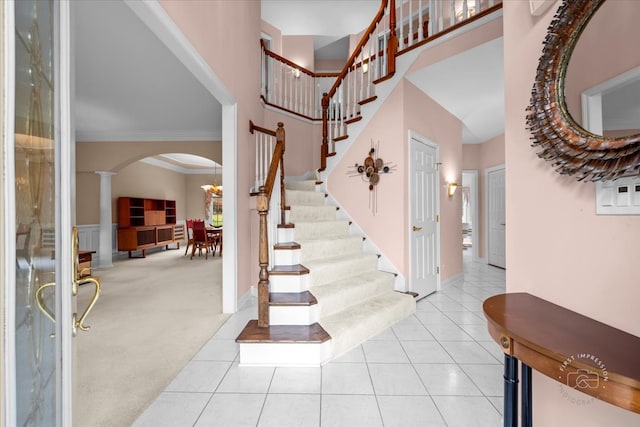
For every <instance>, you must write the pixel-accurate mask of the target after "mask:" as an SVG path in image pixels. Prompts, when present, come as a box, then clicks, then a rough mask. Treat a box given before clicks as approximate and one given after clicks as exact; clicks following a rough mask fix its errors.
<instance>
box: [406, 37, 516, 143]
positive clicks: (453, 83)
mask: <svg viewBox="0 0 640 427" xmlns="http://www.w3.org/2000/svg"><path fill="white" fill-rule="evenodd" d="M502 46H503V39H502V37H500V38H498V39H495V40H492V41H490V42H487V43H484V44H482V45H480V46H477V47H475V48H473V49H470V50H467V51H465V52H463V53H460V54H458V55H454V56H451V57H449V58H447V59H445V60H443V61H440V62H437V63H435V64H433V65H431V66H429V67H426V68H423V69H421V70H419V71H416V72H413V73H411V74H408V75H407V79H408V80H409V81H410V82H411V83H413V84H414V85H416V86H417V87H418V88H420V90H422V91H423V92H424V93H426V94H427V95H429V96H430V97H431V98H433V99H434V100H435V101H436V102H437V103H439V104H440V105H442V106H443V107H444V108H445V109H446V110H448V111H449V112H450V113H451V114H453V115H454V116H456V117H457V118H458V119H460V120H461V121H462V123H463V129H462V142H463V144H476V143H482V142H485V141H487V140H488V139H491V138H493V137H495V136H498V135H500V134H502V133H504V71H503V63H504V60H503V47H502Z"/></svg>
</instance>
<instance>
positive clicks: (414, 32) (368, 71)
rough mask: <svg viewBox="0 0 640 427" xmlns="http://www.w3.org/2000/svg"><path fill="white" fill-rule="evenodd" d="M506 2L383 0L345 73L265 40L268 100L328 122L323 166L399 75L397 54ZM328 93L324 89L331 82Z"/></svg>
mask: <svg viewBox="0 0 640 427" xmlns="http://www.w3.org/2000/svg"><path fill="white" fill-rule="evenodd" d="M501 7H502V0H381V2H380V8H379V9H378V12H377V14H376V15H375V17H374V18H373V20H372V22H371V24H370V25H369V26H368V27H367V29H366V30H365V31H364V32H363V35H362V38H361V39H360V41H359V42H358V44H357V45H356V47H355V49H354V50H353V51H352V53H351V55H350V56H349V59H348V60H347V62H346V63H345V65H344V66H343V68H342V70H341V71H340V73H315V72H313V71H311V70H308V69H306V68H304V67H301V66H299V65H297V64H295V63H294V62H292V61H290V60H288V59H286V58H284V57H282V56H280V55H278V54H277V53H275V52H272V51H270V50H269V49H267V47H266V45H265V42H264V41H263V40H261V42H260V43H261V49H262V85H261V93H260V97H261V99H262V101H263V102H264V104H265V105H267V106H270V107H273V108H277V109H280V110H283V111H286V112H288V113H290V114H293V115H296V116H298V117H301V118H304V119H307V120H311V121H320V120H321V121H322V144H321V151H320V168H319V169H318V171H320V172H322V171H324V170H325V169H326V167H327V157H329V156H331V155H333V154H334V153H335V143H336V142H338V141H341V140H344V139H347V138H348V137H349V135H348V134H347V126H348V125H349V124H351V123H354V122H356V121H358V120H360V119H362V117H361V115H360V107H361V106H362V105H364V104H366V103H368V102H371V101H373V100H375V99H376V96H375V94H374V86H375V84H377V83H381V82H382V81H385V80H387V79H389V78H391V77H393V75H394V74H395V71H396V58H397V57H398V56H400V55H402V54H405V53H407V52H410V51H412V50H414V49H416V48H417V47H419V46H423V45H425V44H427V43H429V42H431V41H433V40H435V39H438V38H440V37H442V36H444V35H445V34H448V33H451V32H452V31H455V30H457V29H459V28H461V27H463V26H465V25H467V24H470V23H472V22H474V21H476V20H478V19H480V18H482V17H484V16H486V15H489V14H491V13H493V12H495V11H497V10H499V9H500V8H501ZM330 82H333V83H332V85H331V87H330V89H329V90H328V91H327V92H324V93H322V90H323V89H322V88H326V87H328V85H329V83H330Z"/></svg>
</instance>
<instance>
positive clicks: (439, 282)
mask: <svg viewBox="0 0 640 427" xmlns="http://www.w3.org/2000/svg"><path fill="white" fill-rule="evenodd" d="M412 140H416V142H418V143H420V144H423V145H426V146H427V147H430V148H433V149H434V150H435V152H436V172H437V173H436V182H435V183H434V187H435V188H434V191H435V201H436V206H435V210H436V214H437V215H438V216H439V215H440V168H439V163H438V162H439V161H440V145H438V143H436V142H433V141H432V140H430V139H429V138H427V137H425V136H423V135H421V134H419V133H418V132H416V131H414V130H411V129H409V138H408V144H407V146H408V150H407V164H408V167H407V190H408V191H407V194H408V195H409V197H407V207H406V210H407V231H406V233H407V234H406V239H407V245H408V246H409V250H408V251H407V252H408V254H409V256H408V257H407V258H408V260H409V270H408V276H409V277H408V280H407V282H408V286H407V289H412V288H411V287H412V285H413V283H412V279H413V277H412V271H413V264H412V262H413V251H412V249H413V248H412V244H411V241H412V239H411V231H410V230H409V229H410V225H411V219H412V218H411V197H410V195H411V190H412V188H411V176H412V173H413V168H412V163H411V141H412ZM440 252H441V247H440V221H436V266H438V268H439V267H440ZM441 278H442V275H441V274H440V273H438V274H436V292H439V291H440V290H442V280H441Z"/></svg>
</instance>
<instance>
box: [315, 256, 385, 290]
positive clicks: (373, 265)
mask: <svg viewBox="0 0 640 427" xmlns="http://www.w3.org/2000/svg"><path fill="white" fill-rule="evenodd" d="M305 266H306V267H307V268H308V269H309V277H310V281H309V286H310V287H313V286H322V285H325V284H328V283H331V282H334V281H336V280H340V279H344V278H348V277H353V276H357V275H359V274H362V273H366V272H369V271H375V270H376V269H377V266H378V256H377V255H375V254H367V253H359V254H354V255H351V256H349V257H335V258H324V259H318V260H313V261H308V262H307V263H306V265H305Z"/></svg>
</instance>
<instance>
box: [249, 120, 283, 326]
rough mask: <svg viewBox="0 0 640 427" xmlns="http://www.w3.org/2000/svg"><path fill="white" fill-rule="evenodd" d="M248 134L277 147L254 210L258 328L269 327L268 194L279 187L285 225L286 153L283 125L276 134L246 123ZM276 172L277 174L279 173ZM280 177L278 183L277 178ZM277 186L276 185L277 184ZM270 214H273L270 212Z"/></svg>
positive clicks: (269, 198)
mask: <svg viewBox="0 0 640 427" xmlns="http://www.w3.org/2000/svg"><path fill="white" fill-rule="evenodd" d="M249 129H250V132H251V133H254V132H261V133H264V134H267V135H271V136H273V137H275V138H276V145H275V148H274V150H273V156H272V157H271V164H270V165H269V169H268V172H267V175H266V178H265V180H264V183H263V184H262V185H260V187H259V189H258V197H257V199H256V209H257V211H258V214H259V215H260V231H259V245H258V262H259V265H260V273H259V281H258V326H259V327H261V328H266V327H269V225H268V218H267V216H268V215H269V212H270V205H271V195H272V193H273V191H274V188H276V189H277V187H278V186H279V189H278V190H279V196H280V197H279V200H280V203H279V205H280V206H279V209H280V215H279V216H280V224H285V221H286V218H285V206H286V202H285V188H284V152H285V131H284V124H283V123H282V122H278V128H277V129H276V130H275V131H272V130H269V129H265V128H262V127H260V126H256V125H254V124H253V122H249ZM278 171H279V172H280V173H279V174H278ZM278 175H279V182H277V181H276V180H277V178H278ZM277 184H279V185H277ZM272 208H273V206H272ZM272 213H273V212H272Z"/></svg>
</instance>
